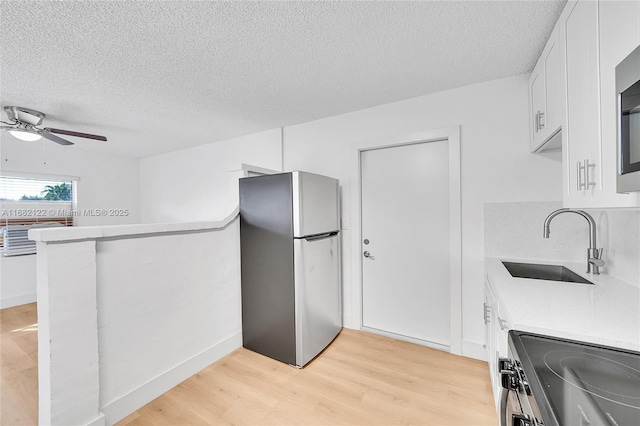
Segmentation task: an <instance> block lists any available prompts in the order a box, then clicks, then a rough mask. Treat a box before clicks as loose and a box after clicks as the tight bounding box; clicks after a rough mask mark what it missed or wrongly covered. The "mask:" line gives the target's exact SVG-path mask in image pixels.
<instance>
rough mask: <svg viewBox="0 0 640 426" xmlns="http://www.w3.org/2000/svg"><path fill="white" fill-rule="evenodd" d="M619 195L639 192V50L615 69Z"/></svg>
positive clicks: (639, 47)
mask: <svg viewBox="0 0 640 426" xmlns="http://www.w3.org/2000/svg"><path fill="white" fill-rule="evenodd" d="M616 93H617V95H618V102H617V105H618V107H617V111H616V114H617V120H618V125H617V128H618V137H617V139H618V167H617V168H618V176H617V191H618V192H632V191H640V46H638V47H637V48H636V49H635V50H634V51H633V52H631V53H630V54H629V56H627V57H626V58H625V59H624V60H623V61H622V62H620V64H619V65H618V66H617V67H616Z"/></svg>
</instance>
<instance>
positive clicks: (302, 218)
mask: <svg viewBox="0 0 640 426" xmlns="http://www.w3.org/2000/svg"><path fill="white" fill-rule="evenodd" d="M292 174H293V235H294V237H306V236H308V235H316V234H321V233H323V232H329V231H337V230H339V229H340V211H339V204H338V197H339V195H338V190H339V184H338V180H337V179H333V178H330V177H327V176H321V175H316V174H313V173H307V172H293V173H292Z"/></svg>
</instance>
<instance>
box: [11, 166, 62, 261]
mask: <svg viewBox="0 0 640 426" xmlns="http://www.w3.org/2000/svg"><path fill="white" fill-rule="evenodd" d="M74 199H75V185H74V183H73V182H72V181H65V180H48V179H40V178H26V177H12V176H0V213H1V216H0V253H1V254H2V256H17V255H23V254H33V253H35V252H36V244H35V241H30V240H29V239H28V233H29V229H32V228H41V227H56V226H73V216H74V214H73V211H74V206H75V203H74Z"/></svg>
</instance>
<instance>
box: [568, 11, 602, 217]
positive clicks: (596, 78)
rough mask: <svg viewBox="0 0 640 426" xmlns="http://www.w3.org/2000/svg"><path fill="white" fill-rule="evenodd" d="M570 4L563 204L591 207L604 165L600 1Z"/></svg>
mask: <svg viewBox="0 0 640 426" xmlns="http://www.w3.org/2000/svg"><path fill="white" fill-rule="evenodd" d="M571 6H573V9H572V10H571V11H570V13H569V14H568V15H567V16H566V21H565V41H566V46H565V47H566V48H565V58H564V59H565V65H566V80H565V82H566V90H567V92H566V94H567V97H566V117H565V121H566V123H565V126H564V127H563V151H564V156H563V157H564V162H565V167H564V173H565V191H566V192H565V196H564V204H565V207H590V205H591V203H592V197H593V194H594V192H595V191H596V190H597V186H598V185H599V183H598V182H597V181H596V177H597V176H598V175H599V174H600V167H601V163H600V153H599V147H600V75H599V46H598V3H596V2H593V1H585V0H583V1H579V2H577V3H575V5H574V4H570V5H569V6H567V7H571ZM585 161H588V163H586V164H585ZM592 165H593V166H592ZM583 166H586V167H584V168H583ZM590 182H595V184H594V185H591V184H590Z"/></svg>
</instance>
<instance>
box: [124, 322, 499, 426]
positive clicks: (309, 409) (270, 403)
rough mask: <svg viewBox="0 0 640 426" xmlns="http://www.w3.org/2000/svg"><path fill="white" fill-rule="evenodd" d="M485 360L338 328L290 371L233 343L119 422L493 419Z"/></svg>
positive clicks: (473, 422) (479, 422)
mask: <svg viewBox="0 0 640 426" xmlns="http://www.w3.org/2000/svg"><path fill="white" fill-rule="evenodd" d="M497 423H498V419H497V416H496V412H495V408H494V405H493V397H492V394H491V384H490V381H489V371H488V366H487V364H486V363H485V362H481V361H477V360H473V359H470V358H463V357H458V356H455V355H450V354H448V353H446V352H442V351H438V350H435V349H430V348H426V347H422V346H418V345H414V344H411V343H406V342H401V341H397V340H393V339H389V338H386V337H382V336H377V335H374V334H370V333H365V332H360V331H354V330H347V329H345V330H343V331H342V333H341V334H340V335H339V336H338V338H337V339H336V340H335V341H334V342H333V344H332V345H331V346H330V347H329V348H328V349H327V350H325V352H323V353H322V354H321V355H320V356H319V357H318V358H316V359H315V360H314V361H313V362H312V363H311V364H309V365H308V366H307V367H305V368H304V369H301V370H298V369H295V368H293V367H290V366H288V365H285V364H282V363H280V362H278V361H274V360H272V359H270V358H267V357H264V356H262V355H259V354H256V353H253V352H250V351H248V350H246V349H244V348H240V349H237V350H235V351H234V352H232V353H231V354H230V355H228V356H226V357H225V358H223V359H221V360H220V361H218V362H216V363H214V364H213V365H211V366H209V367H208V368H206V369H204V370H202V371H201V372H200V373H198V374H196V375H194V376H193V377H191V378H189V379H188V380H186V381H184V382H182V383H181V384H180V385H178V386H176V387H175V388H173V389H172V390H170V391H169V392H167V393H165V394H164V395H162V396H161V397H159V398H157V399H156V400H154V401H152V402H150V403H149V404H147V405H146V406H144V407H142V408H141V409H139V410H138V411H136V412H135V413H133V414H131V415H129V416H128V417H126V418H125V419H123V420H122V421H120V422H119V423H118V425H120V426H124V425H150V424H157V425H160V424H174V425H178V424H179V425H196V424H198V425H202V424H234V425H400V424H416V425H496V424H497Z"/></svg>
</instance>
